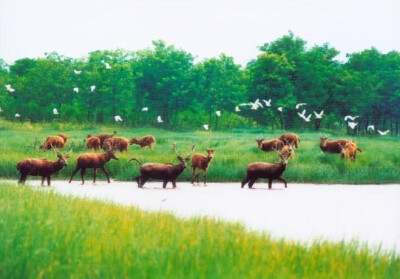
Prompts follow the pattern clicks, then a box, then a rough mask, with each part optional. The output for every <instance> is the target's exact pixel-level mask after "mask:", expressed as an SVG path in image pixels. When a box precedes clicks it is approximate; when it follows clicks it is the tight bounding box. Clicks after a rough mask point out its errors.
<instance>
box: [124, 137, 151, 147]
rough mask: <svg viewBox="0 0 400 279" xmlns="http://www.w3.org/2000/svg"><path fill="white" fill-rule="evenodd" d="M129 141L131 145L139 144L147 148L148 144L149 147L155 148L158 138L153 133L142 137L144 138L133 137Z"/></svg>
mask: <svg viewBox="0 0 400 279" xmlns="http://www.w3.org/2000/svg"><path fill="white" fill-rule="evenodd" d="M129 143H130V144H131V145H133V144H138V145H140V147H141V148H145V147H146V146H148V147H150V148H151V149H153V146H154V144H155V143H156V139H155V138H154V137H153V136H151V135H147V136H144V137H142V138H140V139H137V138H132V139H131V140H130V141H129Z"/></svg>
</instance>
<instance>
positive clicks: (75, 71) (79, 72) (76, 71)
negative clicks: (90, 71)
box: [74, 69, 82, 75]
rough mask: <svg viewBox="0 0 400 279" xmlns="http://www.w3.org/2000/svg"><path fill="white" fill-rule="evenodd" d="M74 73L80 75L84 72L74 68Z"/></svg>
mask: <svg viewBox="0 0 400 279" xmlns="http://www.w3.org/2000/svg"><path fill="white" fill-rule="evenodd" d="M74 73H75V74H76V75H80V74H81V73H82V71H78V70H75V69H74Z"/></svg>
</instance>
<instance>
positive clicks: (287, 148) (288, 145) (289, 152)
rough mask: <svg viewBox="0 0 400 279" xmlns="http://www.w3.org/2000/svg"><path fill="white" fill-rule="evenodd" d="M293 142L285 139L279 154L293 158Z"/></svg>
mask: <svg viewBox="0 0 400 279" xmlns="http://www.w3.org/2000/svg"><path fill="white" fill-rule="evenodd" d="M294 146H295V145H294V142H291V141H288V140H285V145H284V146H283V147H282V149H281V155H283V156H287V157H288V158H289V157H290V158H291V159H294Z"/></svg>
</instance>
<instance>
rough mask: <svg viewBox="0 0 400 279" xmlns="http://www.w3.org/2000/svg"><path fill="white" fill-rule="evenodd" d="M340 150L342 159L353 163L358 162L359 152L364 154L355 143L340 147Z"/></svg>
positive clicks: (351, 142) (350, 142) (349, 142)
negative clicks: (357, 155)
mask: <svg viewBox="0 0 400 279" xmlns="http://www.w3.org/2000/svg"><path fill="white" fill-rule="evenodd" d="M339 145H340V144H339ZM340 148H341V152H340V157H341V158H342V159H344V158H348V159H350V160H351V161H353V162H355V161H356V154H357V151H359V152H361V153H363V151H362V150H361V149H360V148H359V147H358V146H357V144H356V143H355V142H354V141H348V142H347V143H346V145H344V146H342V145H340Z"/></svg>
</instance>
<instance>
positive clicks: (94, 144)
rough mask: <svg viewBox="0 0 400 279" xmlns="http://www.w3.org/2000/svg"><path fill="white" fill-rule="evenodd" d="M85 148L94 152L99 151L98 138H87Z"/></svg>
mask: <svg viewBox="0 0 400 279" xmlns="http://www.w3.org/2000/svg"><path fill="white" fill-rule="evenodd" d="M86 147H87V148H89V149H91V148H93V149H94V150H95V151H97V150H99V149H100V139H99V138H98V137H94V136H92V137H89V136H88V138H87V139H86Z"/></svg>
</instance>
